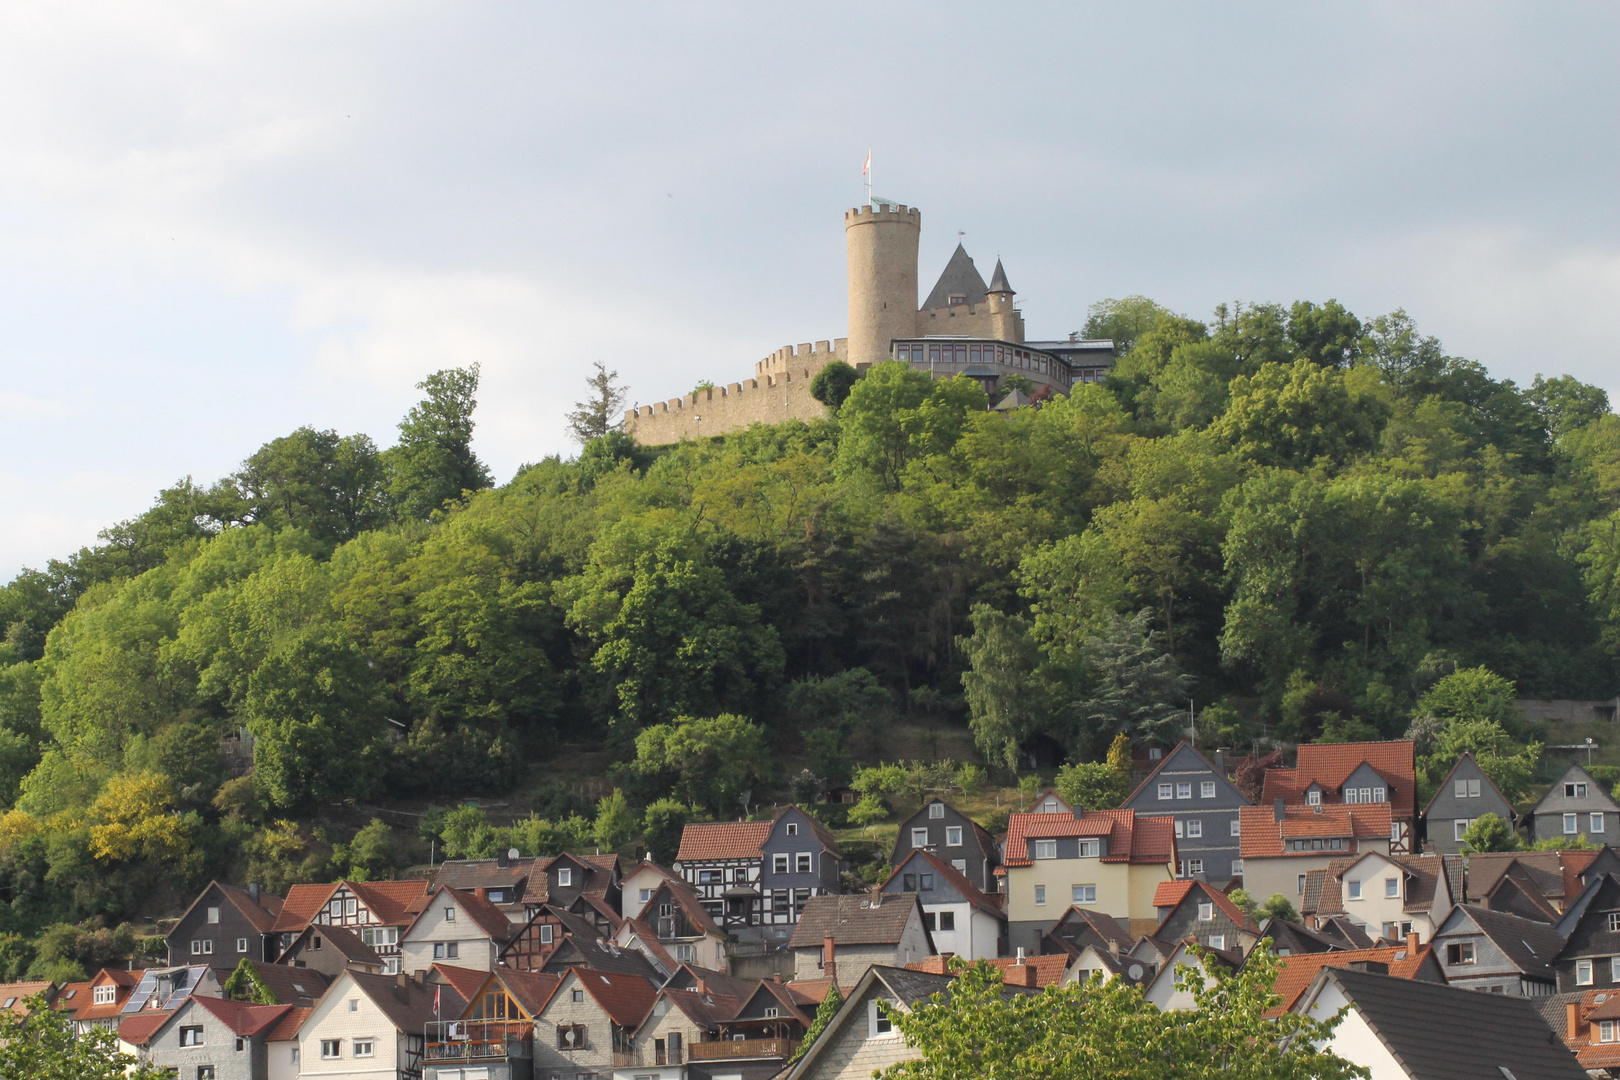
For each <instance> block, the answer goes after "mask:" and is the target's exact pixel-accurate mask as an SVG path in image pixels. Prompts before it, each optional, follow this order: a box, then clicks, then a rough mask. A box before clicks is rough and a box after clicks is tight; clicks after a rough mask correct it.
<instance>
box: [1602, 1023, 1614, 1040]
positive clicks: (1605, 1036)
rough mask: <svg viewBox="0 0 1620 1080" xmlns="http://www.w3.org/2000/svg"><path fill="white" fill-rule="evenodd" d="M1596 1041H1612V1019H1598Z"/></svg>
mask: <svg viewBox="0 0 1620 1080" xmlns="http://www.w3.org/2000/svg"><path fill="white" fill-rule="evenodd" d="M1598 1042H1614V1021H1613V1020H1599V1021H1598Z"/></svg>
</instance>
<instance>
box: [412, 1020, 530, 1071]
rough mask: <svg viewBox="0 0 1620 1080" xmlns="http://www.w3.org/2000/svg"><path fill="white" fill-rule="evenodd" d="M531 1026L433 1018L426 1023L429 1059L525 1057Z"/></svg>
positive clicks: (503, 1058)
mask: <svg viewBox="0 0 1620 1080" xmlns="http://www.w3.org/2000/svg"><path fill="white" fill-rule="evenodd" d="M533 1035H534V1025H533V1024H531V1023H529V1022H527V1021H517V1020H435V1021H433V1022H432V1023H430V1024H428V1026H427V1046H426V1049H425V1053H424V1056H425V1057H426V1059H427V1060H428V1061H505V1060H509V1059H512V1058H528V1057H529V1056H530V1055H531V1050H530V1040H531V1038H532V1037H533Z"/></svg>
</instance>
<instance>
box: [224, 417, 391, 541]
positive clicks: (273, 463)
mask: <svg viewBox="0 0 1620 1080" xmlns="http://www.w3.org/2000/svg"><path fill="white" fill-rule="evenodd" d="M230 483H231V484H232V485H234V487H235V489H236V498H237V499H238V500H240V502H241V504H242V507H243V509H242V510H241V511H239V512H240V513H241V514H242V515H243V517H245V518H246V519H248V520H252V521H255V522H260V523H263V524H267V525H270V526H272V527H273V528H277V529H280V528H286V527H288V526H294V527H297V528H300V529H303V530H305V531H306V532H308V533H309V534H310V535H311V536H313V537H315V538H316V539H318V540H321V541H323V542H325V543H329V544H332V543H340V542H342V541H344V540H352V539H353V538H354V537H356V536H358V535H360V533H362V532H364V531H365V530H367V529H375V528H378V527H380V526H382V525H384V524H387V522H388V520H389V507H388V471H387V469H386V467H385V466H384V464H383V457H382V454H381V453H379V452H378V450H377V447H376V445H375V444H374V443H372V441H371V439H370V438H368V437H367V436H365V435H348V436H344V437H341V438H340V437H339V436H338V433H337V432H335V431H316V430H315V429H314V428H310V427H301V428H299V429H298V430H297V431H294V432H293V433H292V434H291V435H285V436H283V437H281V438H279V439H272V440H271V441H270V442H267V443H265V444H264V445H263V446H262V447H260V448H259V449H258V450H256V451H255V452H254V453H253V455H252V456H251V457H249V458H248V459H247V460H246V461H244V462H243V463H242V467H241V469H240V470H239V471H238V472H237V473H236V474H235V475H234V476H232V477H231V479H230Z"/></svg>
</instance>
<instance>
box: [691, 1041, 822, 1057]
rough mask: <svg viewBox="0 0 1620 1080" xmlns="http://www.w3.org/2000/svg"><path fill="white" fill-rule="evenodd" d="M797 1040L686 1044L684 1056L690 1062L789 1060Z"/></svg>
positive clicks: (797, 1045)
mask: <svg viewBox="0 0 1620 1080" xmlns="http://www.w3.org/2000/svg"><path fill="white" fill-rule="evenodd" d="M798 1047H799V1040H797V1039H727V1040H725V1041H723V1042H701V1043H688V1044H687V1046H686V1056H687V1057H688V1058H689V1059H690V1060H692V1061H734V1060H736V1059H738V1058H783V1059H786V1058H789V1057H791V1056H792V1055H793V1051H794V1050H796V1049H798Z"/></svg>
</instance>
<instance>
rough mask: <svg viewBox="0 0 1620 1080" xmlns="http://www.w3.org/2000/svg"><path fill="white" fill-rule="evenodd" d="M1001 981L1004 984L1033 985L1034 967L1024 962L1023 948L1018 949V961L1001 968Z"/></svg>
mask: <svg viewBox="0 0 1620 1080" xmlns="http://www.w3.org/2000/svg"><path fill="white" fill-rule="evenodd" d="M1001 982H1002V984H1003V985H1005V986H1028V987H1031V988H1033V987H1034V985H1035V969H1034V968H1033V967H1031V966H1030V965H1029V964H1026V963H1024V950H1023V949H1019V950H1018V962H1017V963H1016V964H1014V965H1012V966H1011V967H1005V968H1002V969H1001Z"/></svg>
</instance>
